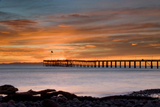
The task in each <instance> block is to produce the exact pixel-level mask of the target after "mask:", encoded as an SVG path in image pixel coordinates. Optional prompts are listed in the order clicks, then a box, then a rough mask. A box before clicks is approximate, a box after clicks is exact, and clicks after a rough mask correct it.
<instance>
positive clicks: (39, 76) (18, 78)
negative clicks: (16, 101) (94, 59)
mask: <svg viewBox="0 0 160 107" xmlns="http://www.w3.org/2000/svg"><path fill="white" fill-rule="evenodd" d="M159 83H160V69H144V68H142V69H138V68H137V69H135V68H130V69H129V68H79V67H46V66H42V65H0V85H4V84H11V85H13V86H15V87H17V88H18V89H19V91H20V92H23V91H28V90H30V89H33V90H35V91H39V90H42V89H56V90H63V91H68V92H71V93H75V94H76V95H79V96H81V95H87V96H94V97H103V96H108V95H115V94H125V93H128V92H132V91H139V90H143V89H152V88H160V85H159Z"/></svg>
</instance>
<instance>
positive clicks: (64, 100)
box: [57, 94, 68, 102]
mask: <svg viewBox="0 0 160 107" xmlns="http://www.w3.org/2000/svg"><path fill="white" fill-rule="evenodd" d="M67 100H68V99H67V98H66V97H65V96H63V95H62V94H59V95H58V96H57V101H58V102H66V101H67Z"/></svg>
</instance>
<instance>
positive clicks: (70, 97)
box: [57, 91, 77, 99]
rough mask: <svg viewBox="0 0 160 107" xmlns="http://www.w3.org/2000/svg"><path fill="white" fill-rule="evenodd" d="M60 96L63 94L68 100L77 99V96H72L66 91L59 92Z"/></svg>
mask: <svg viewBox="0 0 160 107" xmlns="http://www.w3.org/2000/svg"><path fill="white" fill-rule="evenodd" d="M57 93H58V94H62V95H63V96H65V97H66V98H67V99H73V98H77V96H76V95H75V94H71V93H69V92H65V91H58V92H57Z"/></svg>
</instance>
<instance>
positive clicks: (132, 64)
mask: <svg viewBox="0 0 160 107" xmlns="http://www.w3.org/2000/svg"><path fill="white" fill-rule="evenodd" d="M159 62H160V60H144V59H142V60H43V65H44V66H62V67H95V68H97V67H98V68H109V67H110V68H113V67H114V68H117V67H119V68H122V67H123V68H142V66H144V68H151V69H153V68H157V69H159ZM142 64H143V65H142Z"/></svg>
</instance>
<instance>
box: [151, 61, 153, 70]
mask: <svg viewBox="0 0 160 107" xmlns="http://www.w3.org/2000/svg"><path fill="white" fill-rule="evenodd" d="M152 68H153V63H152V61H151V69H152Z"/></svg>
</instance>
